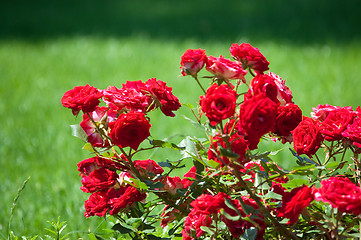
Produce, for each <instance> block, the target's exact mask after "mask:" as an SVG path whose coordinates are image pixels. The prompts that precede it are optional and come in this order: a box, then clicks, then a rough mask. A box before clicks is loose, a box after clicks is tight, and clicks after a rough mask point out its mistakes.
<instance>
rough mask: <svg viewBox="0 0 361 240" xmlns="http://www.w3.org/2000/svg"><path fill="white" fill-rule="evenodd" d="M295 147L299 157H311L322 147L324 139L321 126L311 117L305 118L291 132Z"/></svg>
mask: <svg viewBox="0 0 361 240" xmlns="http://www.w3.org/2000/svg"><path fill="white" fill-rule="evenodd" d="M291 134H292V136H293V147H294V149H295V150H296V152H297V154H298V155H301V154H306V155H307V156H309V157H311V156H312V155H313V154H315V153H316V152H317V150H318V148H319V147H320V145H321V143H322V140H323V137H322V135H321V132H320V129H319V124H318V123H317V122H316V121H315V120H313V119H312V118H309V117H303V120H302V121H301V122H300V123H299V124H298V126H297V127H296V128H295V129H294V130H293V131H291Z"/></svg>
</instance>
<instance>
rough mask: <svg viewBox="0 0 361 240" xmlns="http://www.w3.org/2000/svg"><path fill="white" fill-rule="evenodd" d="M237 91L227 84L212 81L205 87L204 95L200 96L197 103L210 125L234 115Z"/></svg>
mask: <svg viewBox="0 0 361 240" xmlns="http://www.w3.org/2000/svg"><path fill="white" fill-rule="evenodd" d="M236 100H237V93H236V91H234V90H233V89H231V88H230V87H229V86H228V85H226V84H222V85H218V84H217V83H214V84H213V85H212V86H210V87H209V88H208V89H207V92H206V95H204V96H200V100H199V104H200V105H201V108H202V111H203V112H204V113H206V116H207V117H208V119H209V121H210V123H211V125H213V126H214V125H216V124H217V123H219V122H221V121H222V120H223V119H227V118H229V117H231V116H233V115H234V113H235V109H236Z"/></svg>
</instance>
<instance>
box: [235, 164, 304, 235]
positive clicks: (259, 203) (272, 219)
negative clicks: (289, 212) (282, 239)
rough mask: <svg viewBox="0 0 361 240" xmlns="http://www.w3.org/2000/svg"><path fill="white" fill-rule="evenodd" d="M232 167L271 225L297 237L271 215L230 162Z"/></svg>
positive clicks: (285, 233)
mask: <svg viewBox="0 0 361 240" xmlns="http://www.w3.org/2000/svg"><path fill="white" fill-rule="evenodd" d="M232 168H233V169H234V174H235V175H236V177H237V179H238V180H239V181H240V183H241V184H242V186H243V187H244V188H245V189H246V191H247V192H248V194H249V195H250V196H251V198H252V199H253V200H255V201H256V203H257V205H258V207H259V208H260V210H261V212H263V213H264V214H265V215H267V217H268V218H269V219H270V220H271V222H272V223H273V225H274V226H275V227H276V228H278V229H279V230H281V232H282V233H283V234H284V235H285V236H287V237H289V238H291V239H299V238H298V237H297V236H295V235H294V234H293V233H292V232H291V231H289V230H288V229H287V228H285V227H284V226H282V225H281V224H280V223H279V222H278V221H277V219H276V218H275V217H273V216H272V214H271V213H270V212H269V211H268V209H267V208H266V207H265V206H264V205H263V203H262V202H261V200H260V199H259V197H258V196H257V195H256V194H255V193H254V192H253V191H252V190H251V189H250V188H249V187H248V186H247V184H246V183H245V182H244V180H243V179H242V177H241V175H240V174H239V172H238V171H237V170H236V169H237V168H236V166H235V164H234V163H233V162H232Z"/></svg>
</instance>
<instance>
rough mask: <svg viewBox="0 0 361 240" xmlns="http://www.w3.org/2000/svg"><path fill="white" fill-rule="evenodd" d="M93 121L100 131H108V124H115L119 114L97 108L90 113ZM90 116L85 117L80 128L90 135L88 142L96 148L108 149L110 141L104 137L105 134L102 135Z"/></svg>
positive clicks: (103, 108) (104, 108) (85, 115)
mask: <svg viewBox="0 0 361 240" xmlns="http://www.w3.org/2000/svg"><path fill="white" fill-rule="evenodd" d="M89 115H90V117H91V118H92V119H93V121H94V122H95V123H96V124H97V125H98V128H99V129H103V130H105V131H106V130H107V128H108V123H109V122H113V121H115V120H116V118H117V112H115V111H111V110H109V111H108V108H106V107H97V108H96V109H95V110H94V111H93V112H91V113H89ZM93 121H92V120H91V119H90V118H89V116H88V114H84V115H83V121H82V122H81V123H80V126H81V127H82V128H83V130H84V132H85V133H86V134H87V135H88V142H89V143H90V144H91V145H93V146H94V147H103V148H104V147H108V146H109V141H108V139H106V138H105V137H104V132H103V133H100V132H99V131H98V128H97V127H96V126H95V125H94V123H93Z"/></svg>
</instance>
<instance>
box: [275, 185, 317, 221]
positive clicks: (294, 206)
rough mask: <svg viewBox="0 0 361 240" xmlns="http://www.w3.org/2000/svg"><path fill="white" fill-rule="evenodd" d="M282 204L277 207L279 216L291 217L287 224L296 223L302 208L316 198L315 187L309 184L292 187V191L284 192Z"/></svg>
mask: <svg viewBox="0 0 361 240" xmlns="http://www.w3.org/2000/svg"><path fill="white" fill-rule="evenodd" d="M281 195H282V206H281V208H279V209H277V212H278V214H277V216H278V217H284V218H289V219H290V220H289V221H288V223H287V224H294V223H296V222H297V220H298V216H299V215H300V214H301V212H302V210H303V209H304V208H306V207H307V206H309V205H310V203H311V202H312V201H313V200H314V196H313V189H312V188H309V187H308V186H301V187H298V188H294V189H292V191H291V192H283V193H282V194H281Z"/></svg>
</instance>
